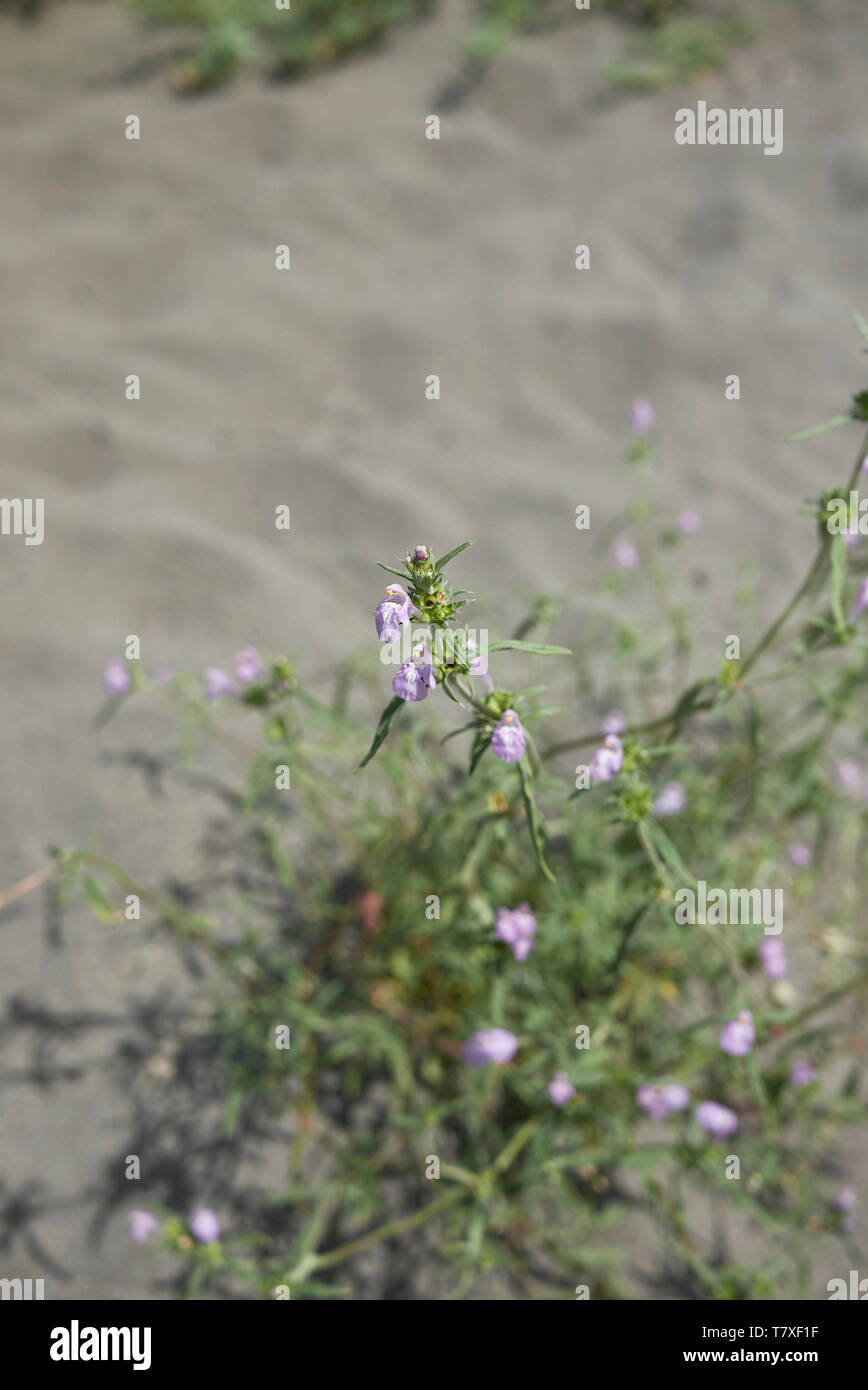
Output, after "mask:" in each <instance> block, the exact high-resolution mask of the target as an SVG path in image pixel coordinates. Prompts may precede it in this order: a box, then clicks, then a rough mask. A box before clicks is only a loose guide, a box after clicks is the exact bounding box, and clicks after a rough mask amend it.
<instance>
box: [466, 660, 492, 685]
mask: <svg viewBox="0 0 868 1390" xmlns="http://www.w3.org/2000/svg"><path fill="white" fill-rule="evenodd" d="M485 660H486V658H485V657H482V656H475V657H474V658H473V660H472V661H471V663H470V673H471V675H473V676H478V677H479V679H480V680H481V681H482V683H483V685H484V686H485V688H486V690H493V689H494V681H493V680H492V679H491V676H490V675H489V674H488V672H487V671H486V670H485Z"/></svg>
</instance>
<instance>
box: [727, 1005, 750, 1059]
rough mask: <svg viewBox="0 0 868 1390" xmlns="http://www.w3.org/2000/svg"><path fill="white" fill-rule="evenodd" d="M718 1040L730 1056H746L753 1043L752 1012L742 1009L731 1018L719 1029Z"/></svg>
mask: <svg viewBox="0 0 868 1390" xmlns="http://www.w3.org/2000/svg"><path fill="white" fill-rule="evenodd" d="M718 1041H719V1043H720V1045H721V1047H722V1048H723V1050H724V1052H727V1053H729V1055H730V1057H746V1056H747V1054H748V1053H749V1052H750V1050H751V1048H752V1047H753V1044H754V1027H753V1014H752V1013H751V1012H750V1010H749V1009H742V1011H741V1013H740V1014H739V1016H738V1018H731V1019H730V1020H729V1023H727V1024H725V1025H724V1027H723V1029H722V1030H721V1034H720V1038H719V1039H718Z"/></svg>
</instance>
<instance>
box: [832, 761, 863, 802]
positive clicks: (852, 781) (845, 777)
mask: <svg viewBox="0 0 868 1390" xmlns="http://www.w3.org/2000/svg"><path fill="white" fill-rule="evenodd" d="M835 778H836V780H837V783H838V786H839V787H841V788H842V790H843V791H845V792H851V793H852V794H853V795H854V796H858V795H859V793H860V791H861V790H862V769H861V767H860V766H859V764H858V763H857V761H856V759H855V758H842V759H841V761H840V762H839V763H838V766H837V767H836V768H835Z"/></svg>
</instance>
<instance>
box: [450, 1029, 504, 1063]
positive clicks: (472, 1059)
mask: <svg viewBox="0 0 868 1390" xmlns="http://www.w3.org/2000/svg"><path fill="white" fill-rule="evenodd" d="M517 1048H518V1038H517V1037H516V1036H515V1034H514V1033H509V1032H507V1030H506V1029H505V1028H483V1030H482V1032H481V1033H474V1034H473V1037H472V1038H468V1039H467V1042H466V1043H465V1044H464V1046H463V1047H462V1049H461V1055H462V1057H463V1058H464V1060H465V1062H466V1063H467V1065H468V1066H469V1067H485V1066H487V1065H488V1063H489V1062H494V1063H495V1065H496V1066H498V1067H503V1066H506V1063H507V1062H511V1061H512V1059H513V1057H514V1056H515V1054H516V1050H517Z"/></svg>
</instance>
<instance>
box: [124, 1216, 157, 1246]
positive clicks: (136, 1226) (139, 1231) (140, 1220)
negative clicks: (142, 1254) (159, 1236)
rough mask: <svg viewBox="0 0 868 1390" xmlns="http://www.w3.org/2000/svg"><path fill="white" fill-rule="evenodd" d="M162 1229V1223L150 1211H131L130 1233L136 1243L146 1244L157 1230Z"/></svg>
mask: <svg viewBox="0 0 868 1390" xmlns="http://www.w3.org/2000/svg"><path fill="white" fill-rule="evenodd" d="M159 1229H160V1223H159V1221H158V1220H157V1218H156V1216H154V1215H153V1214H152V1213H151V1212H149V1211H131V1212H130V1235H131V1236H132V1238H133V1240H134V1241H135V1242H136V1245H144V1243H145V1241H146V1240H148V1239H149V1238H150V1237H151V1236H152V1235H153V1234H154V1232H155V1231H158V1230H159Z"/></svg>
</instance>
